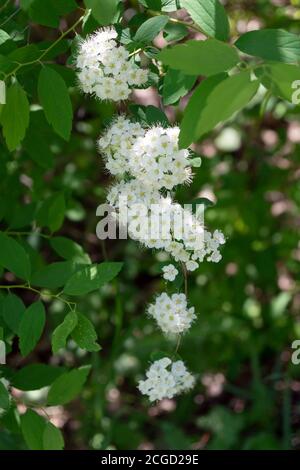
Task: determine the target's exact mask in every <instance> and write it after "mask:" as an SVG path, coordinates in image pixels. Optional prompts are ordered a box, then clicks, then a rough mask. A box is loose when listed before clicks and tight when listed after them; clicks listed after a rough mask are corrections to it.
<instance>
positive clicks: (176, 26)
mask: <svg viewBox="0 0 300 470" xmlns="http://www.w3.org/2000/svg"><path fill="white" fill-rule="evenodd" d="M188 34H189V30H188V28H187V27H186V26H185V25H184V24H181V23H168V24H167V25H166V26H165V28H164V38H165V40H166V41H167V42H173V41H181V39H183V38H185V37H186V36H187V35H188Z"/></svg>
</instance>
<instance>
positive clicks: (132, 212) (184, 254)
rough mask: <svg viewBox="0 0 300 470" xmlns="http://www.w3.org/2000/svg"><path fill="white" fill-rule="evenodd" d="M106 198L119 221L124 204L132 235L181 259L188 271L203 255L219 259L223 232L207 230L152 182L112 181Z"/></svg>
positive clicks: (210, 258) (197, 264)
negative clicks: (151, 184) (152, 184)
mask: <svg viewBox="0 0 300 470" xmlns="http://www.w3.org/2000/svg"><path fill="white" fill-rule="evenodd" d="M107 200H108V202H109V203H110V204H111V206H112V207H114V208H115V210H116V212H117V218H118V222H119V223H121V220H120V219H121V214H122V209H124V208H126V213H127V224H128V233H129V235H130V237H131V238H133V239H134V240H137V241H139V242H140V243H141V244H143V245H144V246H145V247H147V248H154V249H157V250H164V251H165V252H167V253H168V254H170V256H172V257H173V258H174V260H175V261H176V262H181V263H184V264H185V266H186V269H187V270H188V271H194V270H195V269H197V268H198V267H199V263H201V262H203V260H204V259H205V258H206V259H207V261H210V262H215V263H217V262H219V261H220V260H221V258H222V256H221V253H220V251H219V248H220V245H223V244H224V243H225V237H224V235H223V233H222V232H220V231H219V230H215V232H214V233H213V234H211V233H210V232H208V231H207V230H206V229H205V228H203V224H202V223H201V222H200V221H198V219H197V218H196V217H195V216H194V215H193V214H192V213H191V211H190V210H189V209H185V208H183V207H182V206H181V205H180V204H177V203H175V202H174V201H173V200H172V198H171V197H170V195H168V196H163V195H162V194H161V193H160V192H159V191H157V190H156V189H154V188H152V186H147V185H146V184H144V183H142V182H141V181H140V180H138V179H131V180H129V181H125V180H122V181H120V182H119V183H117V184H116V185H114V186H113V187H112V188H111V189H110V191H109V192H108V195H107ZM175 277H176V276H175ZM175 277H174V279H175ZM174 279H173V280H174Z"/></svg>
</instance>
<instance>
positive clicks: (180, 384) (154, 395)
mask: <svg viewBox="0 0 300 470" xmlns="http://www.w3.org/2000/svg"><path fill="white" fill-rule="evenodd" d="M146 377H147V378H146V380H141V381H140V382H139V385H138V388H139V390H140V392H141V393H142V394H143V395H148V397H149V400H150V401H156V400H162V399H163V398H173V397H174V396H175V395H178V394H179V393H182V392H185V391H188V390H190V389H191V388H193V386H194V383H195V379H194V377H193V376H192V374H190V372H189V371H188V370H187V369H186V367H185V365H184V363H183V362H182V361H176V362H173V363H172V361H171V359H169V358H168V357H164V358H163V359H159V360H158V361H155V362H154V363H153V364H152V365H151V366H150V368H149V370H148V371H147V372H146Z"/></svg>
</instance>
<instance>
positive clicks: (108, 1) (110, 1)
mask: <svg viewBox="0 0 300 470" xmlns="http://www.w3.org/2000/svg"><path fill="white" fill-rule="evenodd" d="M119 2H120V0H84V4H85V6H86V7H87V8H90V9H91V10H92V15H93V17H94V18H95V20H97V21H98V23H99V24H101V25H103V26H108V25H111V24H113V23H115V21H116V19H117V12H118V5H119Z"/></svg>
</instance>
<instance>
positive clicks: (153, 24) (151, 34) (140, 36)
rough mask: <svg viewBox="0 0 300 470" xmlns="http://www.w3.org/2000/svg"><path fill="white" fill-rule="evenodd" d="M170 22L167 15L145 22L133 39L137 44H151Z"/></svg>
mask: <svg viewBox="0 0 300 470" xmlns="http://www.w3.org/2000/svg"><path fill="white" fill-rule="evenodd" d="M168 21H169V17H168V16H165V15H160V16H154V17H153V18H150V19H149V20H147V21H145V22H144V23H142V24H141V26H140V27H139V28H138V30H137V32H136V33H135V36H134V38H133V40H134V41H136V42H142V43H146V44H147V43H149V42H151V41H153V39H154V38H155V37H156V36H157V35H158V34H159V33H160V31H161V30H162V29H164V27H165V26H166V24H167V23H168Z"/></svg>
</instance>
